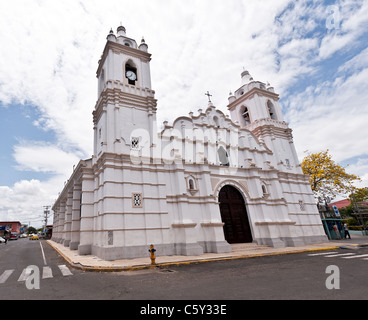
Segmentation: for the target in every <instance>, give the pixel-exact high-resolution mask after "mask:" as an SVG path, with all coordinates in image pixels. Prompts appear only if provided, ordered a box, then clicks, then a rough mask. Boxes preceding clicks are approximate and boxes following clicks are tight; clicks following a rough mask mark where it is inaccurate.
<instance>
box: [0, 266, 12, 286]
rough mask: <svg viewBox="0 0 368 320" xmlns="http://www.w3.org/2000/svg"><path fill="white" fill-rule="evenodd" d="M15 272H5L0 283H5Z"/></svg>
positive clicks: (0, 278)
mask: <svg viewBox="0 0 368 320" xmlns="http://www.w3.org/2000/svg"><path fill="white" fill-rule="evenodd" d="M13 272H14V269H13V270H5V271H4V273H3V274H2V275H1V277H0V283H5V281H6V280H8V278H9V277H10V275H11V274H12V273H13Z"/></svg>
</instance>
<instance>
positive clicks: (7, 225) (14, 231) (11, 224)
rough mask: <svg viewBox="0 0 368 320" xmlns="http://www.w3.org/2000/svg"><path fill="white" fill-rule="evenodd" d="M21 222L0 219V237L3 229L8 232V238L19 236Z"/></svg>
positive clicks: (14, 238)
mask: <svg viewBox="0 0 368 320" xmlns="http://www.w3.org/2000/svg"><path fill="white" fill-rule="evenodd" d="M21 226H22V225H21V223H20V222H19V221H0V237H2V236H3V235H4V232H5V231H8V232H10V239H11V240H16V239H18V238H19V234H20V230H21Z"/></svg>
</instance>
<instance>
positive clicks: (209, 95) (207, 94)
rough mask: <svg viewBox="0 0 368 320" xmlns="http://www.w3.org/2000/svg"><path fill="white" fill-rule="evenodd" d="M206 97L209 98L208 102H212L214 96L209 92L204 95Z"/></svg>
mask: <svg viewBox="0 0 368 320" xmlns="http://www.w3.org/2000/svg"><path fill="white" fill-rule="evenodd" d="M204 95H205V96H208V102H211V97H212V94H210V93H209V92H208V91H207V93H205V94H204Z"/></svg>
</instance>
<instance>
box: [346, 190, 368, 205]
mask: <svg viewBox="0 0 368 320" xmlns="http://www.w3.org/2000/svg"><path fill="white" fill-rule="evenodd" d="M349 199H350V200H351V201H356V202H363V201H367V200H368V187H365V188H356V189H354V191H353V192H352V193H351V194H350V195H349Z"/></svg>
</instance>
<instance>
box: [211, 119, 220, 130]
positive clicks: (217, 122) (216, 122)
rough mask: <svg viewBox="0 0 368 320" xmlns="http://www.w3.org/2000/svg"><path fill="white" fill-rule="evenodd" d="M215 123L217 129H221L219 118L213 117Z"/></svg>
mask: <svg viewBox="0 0 368 320" xmlns="http://www.w3.org/2000/svg"><path fill="white" fill-rule="evenodd" d="M213 122H214V123H215V126H216V127H217V128H220V122H219V119H218V117H217V116H214V117H213Z"/></svg>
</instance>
